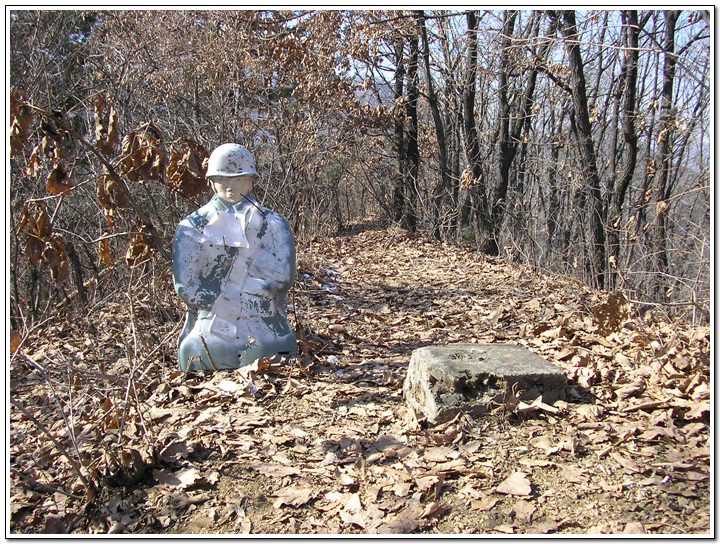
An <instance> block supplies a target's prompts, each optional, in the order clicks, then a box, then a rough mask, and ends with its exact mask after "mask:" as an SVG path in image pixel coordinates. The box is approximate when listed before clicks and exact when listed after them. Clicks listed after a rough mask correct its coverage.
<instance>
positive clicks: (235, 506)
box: [9, 229, 710, 534]
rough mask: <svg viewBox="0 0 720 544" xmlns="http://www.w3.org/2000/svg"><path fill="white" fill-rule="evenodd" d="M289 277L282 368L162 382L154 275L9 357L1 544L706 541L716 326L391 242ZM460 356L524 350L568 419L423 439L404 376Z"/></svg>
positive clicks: (476, 422)
mask: <svg viewBox="0 0 720 544" xmlns="http://www.w3.org/2000/svg"><path fill="white" fill-rule="evenodd" d="M298 255H299V260H298V262H299V270H298V281H297V283H296V286H295V289H294V293H293V295H294V297H293V299H294V305H293V306H292V308H290V309H289V315H290V318H291V320H292V321H294V323H295V325H296V330H297V331H298V340H299V345H300V354H299V356H298V357H297V358H295V359H293V360H291V361H285V362H282V363H280V364H278V363H270V362H269V361H264V360H260V361H256V362H255V363H254V364H253V365H251V366H249V367H245V368H244V369H239V370H235V371H222V372H215V373H211V372H196V373H188V374H185V373H182V372H178V371H177V370H175V368H174V365H175V363H174V357H175V354H174V340H175V338H176V335H177V334H178V332H179V328H178V322H179V321H180V318H181V316H182V312H183V309H182V307H181V306H180V304H179V302H178V301H177V300H176V299H175V297H173V293H172V287H171V279H170V277H169V274H168V273H167V272H166V271H161V272H157V271H155V272H156V274H157V277H156V279H155V280H154V281H155V282H158V283H160V284H161V287H160V288H158V289H156V290H155V291H153V292H149V288H148V290H147V291H142V288H140V292H138V293H136V299H137V301H136V302H135V304H134V314H133V315H129V313H128V308H127V304H126V303H123V302H122V301H118V302H112V301H107V302H105V303H103V304H101V305H99V306H98V308H97V309H95V310H94V311H93V312H91V313H90V314H89V315H87V316H85V317H84V320H79V321H78V322H77V323H73V324H72V325H71V323H69V322H68V320H66V319H63V318H62V316H58V317H57V318H56V319H55V320H53V321H51V322H49V323H48V324H47V325H46V326H45V327H43V328H42V329H40V330H37V331H34V333H33V334H32V335H27V337H25V338H23V339H22V343H19V342H15V343H14V345H13V348H14V350H17V351H15V354H14V355H13V357H12V362H11V366H10V376H11V387H10V392H11V396H12V398H13V399H15V400H16V403H17V406H16V404H13V407H12V408H11V412H10V429H11V433H10V437H11V438H10V447H11V474H10V481H9V486H10V494H11V508H10V512H11V519H10V527H11V531H12V532H13V533H17V534H20V533H42V532H46V533H47V532H55V533H58V532H60V533H62V532H74V533H94V534H97V533H113V534H114V533H138V532H145V533H205V534H212V533H237V534H248V533H258V534H281V533H312V534H323V533H325V534H329V533H332V534H337V533H370V534H376V533H377V534H383V533H385V534H388V533H394V534H407V533H426V534H435V533H446V534H458V533H466V534H472V533H475V534H483V533H485V534H490V533H503V534H522V533H524V534H533V533H541V534H545V533H591V534H603V533H608V534H609V533H614V534H620V533H626V534H628V533H658V534H662V533H673V534H681V533H689V534H697V533H707V532H709V531H710V507H709V505H710V499H709V488H710V473H709V467H710V461H709V456H710V446H709V434H710V433H709V427H710V423H709V421H710V390H709V383H710V381H709V378H710V374H709V366H710V330H709V328H708V327H699V326H695V327H693V326H691V325H690V324H687V325H685V324H678V323H671V322H668V321H667V320H665V319H664V318H663V316H662V315H661V314H659V313H656V312H652V311H651V312H648V313H646V314H644V315H643V316H640V315H638V314H637V312H636V311H634V309H633V308H632V306H631V305H630V303H629V302H628V301H627V299H626V298H625V296H624V295H623V294H622V293H612V294H607V293H601V292H596V291H593V290H591V289H589V288H588V287H586V286H584V285H583V284H581V283H579V282H578V281H576V280H574V279H572V278H566V277H559V276H548V275H542V274H540V273H538V272H537V271H535V270H532V269H529V268H527V267H525V266H521V265H517V264H512V263H509V262H507V261H505V260H501V259H494V258H489V257H485V256H481V255H477V254H474V253H471V252H469V251H468V250H466V249H464V248H462V247H457V246H451V245H448V244H441V243H439V242H436V241H433V240H430V239H429V238H425V237H423V236H421V235H411V234H408V233H404V232H400V231H394V230H374V229H367V230H363V231H361V232H358V233H355V234H351V235H346V236H338V237H335V238H332V239H324V240H317V241H313V242H310V243H307V244H303V245H300V246H299V247H298ZM159 293H162V295H161V294H159ZM133 335H134V337H135V338H139V341H138V342H137V344H136V345H134V346H133V347H130V346H129V345H128V343H127V342H128V339H129V338H133ZM453 342H469V343H486V342H507V343H514V344H518V345H521V346H525V347H527V348H528V349H530V350H532V351H535V352H536V353H538V354H540V355H542V356H543V357H545V358H546V359H548V360H549V361H551V362H553V363H554V364H556V365H558V366H559V367H561V368H562V369H563V370H565V371H566V373H567V374H568V378H569V384H568V389H567V399H566V401H558V402H556V403H554V404H553V405H548V404H546V403H544V402H543V400H542V398H538V399H536V400H535V401H534V402H528V403H525V402H519V403H516V404H515V405H512V406H504V407H502V406H501V407H499V408H498V409H497V410H495V411H494V412H492V413H490V414H488V415H487V416H485V417H483V418H478V419H472V418H470V417H469V416H465V415H462V414H459V415H458V416H457V417H456V418H455V419H454V420H452V421H450V422H447V423H445V424H443V425H440V426H436V427H432V426H429V425H427V423H426V422H425V421H424V420H423V419H422V417H421V415H418V414H415V413H414V412H413V411H412V410H410V409H409V408H408V407H407V406H406V405H405V403H404V401H403V398H402V383H403V379H404V376H405V371H406V369H407V365H408V362H409V359H410V355H411V354H412V351H413V350H414V349H416V348H419V347H422V346H426V345H430V344H446V343H453ZM138 346H139V347H138ZM144 346H146V347H144ZM138 362H142V365H138V369H137V371H136V373H135V374H132V368H133V366H134V365H137V363H138ZM131 376H132V379H130V377H131ZM20 407H23V410H20ZM48 436H52V437H53V439H54V441H51V440H49V438H48Z"/></svg>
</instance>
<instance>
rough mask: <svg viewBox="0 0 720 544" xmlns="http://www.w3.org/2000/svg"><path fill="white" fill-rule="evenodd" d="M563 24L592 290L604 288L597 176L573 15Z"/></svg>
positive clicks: (566, 12)
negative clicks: (586, 203) (586, 207)
mask: <svg viewBox="0 0 720 544" xmlns="http://www.w3.org/2000/svg"><path fill="white" fill-rule="evenodd" d="M563 15H564V17H563V18H564V21H563V25H562V26H561V30H562V33H563V37H564V38H565V49H566V51H567V55H568V61H569V63H570V74H571V78H572V96H573V106H574V112H575V125H576V140H577V147H578V153H579V156H580V162H581V168H582V175H583V180H584V181H585V184H586V187H585V188H584V189H585V191H586V192H587V193H589V194H588V196H589V204H590V206H589V210H588V212H589V218H588V219H589V222H590V225H589V227H590V252H589V253H590V272H591V274H592V276H593V279H594V280H595V284H596V287H598V288H600V289H602V288H604V286H605V270H606V264H605V228H604V225H603V221H602V216H603V202H602V194H601V190H600V175H599V174H598V168H597V158H596V155H595V145H594V143H593V137H592V128H591V126H590V115H589V111H588V99H587V93H586V91H585V73H584V70H583V62H582V56H581V53H580V44H579V42H578V40H579V35H578V31H577V24H576V22H575V12H574V11H572V10H568V11H565V12H564V14H563Z"/></svg>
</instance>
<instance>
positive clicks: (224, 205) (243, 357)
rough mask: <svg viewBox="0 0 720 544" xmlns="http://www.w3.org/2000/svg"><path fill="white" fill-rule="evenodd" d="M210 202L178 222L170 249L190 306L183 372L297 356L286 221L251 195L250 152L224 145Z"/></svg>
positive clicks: (182, 341) (212, 163)
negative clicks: (288, 305)
mask: <svg viewBox="0 0 720 544" xmlns="http://www.w3.org/2000/svg"><path fill="white" fill-rule="evenodd" d="M206 177H207V179H208V182H209V183H210V185H211V187H212V188H213V190H214V191H215V196H213V198H212V199H211V200H210V202H209V203H208V204H206V205H205V206H203V207H202V208H200V209H199V210H198V211H196V212H195V213H193V214H191V215H190V216H188V217H186V218H185V219H184V220H183V221H181V222H180V225H179V226H178V228H177V231H176V232H175V238H174V240H173V249H172V272H173V280H174V282H175V291H177V294H178V295H180V298H182V300H183V301H184V302H185V304H186V305H187V308H188V311H187V314H186V316H185V327H184V329H183V331H182V333H181V334H180V338H179V340H178V366H179V368H180V370H184V371H189V370H213V369H215V370H220V369H231V368H239V367H242V366H245V365H248V364H250V363H252V362H253V361H255V359H258V358H260V357H278V358H279V357H282V356H288V355H290V354H293V353H295V351H296V350H297V343H296V341H295V335H294V333H293V331H292V329H291V328H290V323H289V322H288V319H287V315H286V314H285V295H286V293H287V291H288V290H289V289H290V287H291V286H292V284H293V281H294V280H295V241H294V238H293V234H292V230H291V228H290V225H289V224H288V222H287V221H286V220H285V219H284V218H283V217H282V216H280V215H279V214H277V213H275V212H273V211H271V210H268V209H267V208H265V207H263V206H260V205H259V204H258V203H257V202H256V201H255V199H254V198H253V197H252V195H251V194H250V193H251V191H252V186H253V182H254V180H255V179H256V178H257V177H258V173H257V171H256V170H255V163H254V161H253V157H252V155H251V154H250V152H249V151H248V150H247V149H246V148H244V147H242V146H240V145H237V144H223V145H221V146H220V147H218V148H217V149H215V151H213V152H212V154H211V155H210V159H209V161H208V170H207V174H206Z"/></svg>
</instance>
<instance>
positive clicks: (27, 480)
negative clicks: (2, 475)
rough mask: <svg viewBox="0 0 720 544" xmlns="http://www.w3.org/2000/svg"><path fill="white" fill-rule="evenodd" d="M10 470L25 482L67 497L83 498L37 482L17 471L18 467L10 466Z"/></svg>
mask: <svg viewBox="0 0 720 544" xmlns="http://www.w3.org/2000/svg"><path fill="white" fill-rule="evenodd" d="M10 472H12V473H13V474H15V475H16V476H18V477H19V478H21V479H23V480H25V481H26V482H29V483H31V484H32V485H36V486H38V487H42V488H43V489H47V490H48V491H52V492H54V493H62V494H63V495H65V496H67V497H70V498H71V499H76V500H79V501H81V500H83V498H82V497H79V496H78V495H73V494H72V493H68V492H67V491H63V490H62V489H59V488H57V487H53V486H51V485H48V484H44V483H42V482H38V481H37V480H33V479H32V478H30V477H29V476H25V475H24V474H23V473H22V472H20V471H19V470H18V469H16V468H10Z"/></svg>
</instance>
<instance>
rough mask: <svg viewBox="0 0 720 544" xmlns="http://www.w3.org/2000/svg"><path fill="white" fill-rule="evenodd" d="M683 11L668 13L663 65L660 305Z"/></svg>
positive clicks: (656, 240) (657, 227)
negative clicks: (679, 25) (677, 51)
mask: <svg viewBox="0 0 720 544" xmlns="http://www.w3.org/2000/svg"><path fill="white" fill-rule="evenodd" d="M679 17H680V10H665V40H664V44H663V51H664V55H665V62H664V65H663V86H662V95H661V101H660V132H659V134H658V139H659V140H660V146H659V149H658V153H657V158H656V159H655V178H654V180H653V181H654V190H653V202H654V204H655V213H656V218H655V221H654V223H653V239H652V242H653V243H652V248H653V268H654V272H655V278H656V281H655V285H654V286H653V294H654V296H655V298H656V299H658V300H659V301H665V300H666V299H667V289H668V281H667V274H668V253H667V221H668V212H669V207H670V206H669V203H668V198H669V197H670V195H669V194H668V192H669V191H668V186H669V183H668V180H669V178H670V170H671V168H672V140H673V138H672V136H673V122H674V115H673V85H674V82H675V68H676V65H677V57H676V56H675V27H676V25H677V21H678V18H679Z"/></svg>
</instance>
